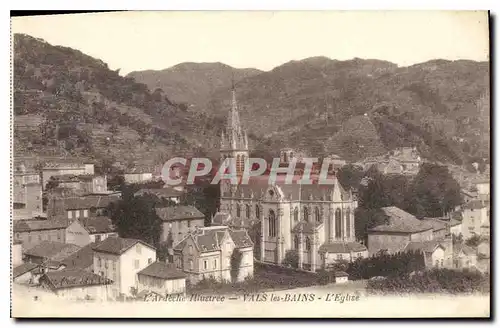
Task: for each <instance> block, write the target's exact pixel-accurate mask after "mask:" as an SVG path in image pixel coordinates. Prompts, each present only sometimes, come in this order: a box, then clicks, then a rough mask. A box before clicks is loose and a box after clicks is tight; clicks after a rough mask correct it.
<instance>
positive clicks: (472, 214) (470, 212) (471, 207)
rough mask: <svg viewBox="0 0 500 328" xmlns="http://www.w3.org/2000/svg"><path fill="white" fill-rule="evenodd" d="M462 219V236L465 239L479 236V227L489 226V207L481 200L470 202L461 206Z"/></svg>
mask: <svg viewBox="0 0 500 328" xmlns="http://www.w3.org/2000/svg"><path fill="white" fill-rule="evenodd" d="M462 217H463V220H462V235H463V236H464V238H465V239H468V238H470V237H472V236H474V235H481V231H482V229H481V227H484V226H489V224H490V208H489V205H487V204H486V203H485V202H484V201H482V200H473V201H470V202H468V203H466V204H465V205H464V206H463V209H462ZM483 231H484V228H483Z"/></svg>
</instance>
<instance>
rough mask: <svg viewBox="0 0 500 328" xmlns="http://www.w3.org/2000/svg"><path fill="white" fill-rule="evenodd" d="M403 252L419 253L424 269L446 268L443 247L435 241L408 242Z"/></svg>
mask: <svg viewBox="0 0 500 328" xmlns="http://www.w3.org/2000/svg"><path fill="white" fill-rule="evenodd" d="M404 251H405V252H421V253H422V254H423V255H424V262H425V267H426V268H428V269H430V268H433V267H435V268H444V267H446V266H447V258H446V254H445V247H444V246H443V245H442V243H440V242H439V241H437V240H427V241H410V242H409V243H408V244H407V245H406V247H405V248H404Z"/></svg>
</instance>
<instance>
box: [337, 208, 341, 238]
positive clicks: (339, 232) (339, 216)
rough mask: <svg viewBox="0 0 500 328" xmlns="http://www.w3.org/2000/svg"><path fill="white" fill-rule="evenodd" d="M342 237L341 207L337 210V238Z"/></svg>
mask: <svg viewBox="0 0 500 328" xmlns="http://www.w3.org/2000/svg"><path fill="white" fill-rule="evenodd" d="M341 237H342V213H341V212H340V208H337V209H336V210H335V238H341Z"/></svg>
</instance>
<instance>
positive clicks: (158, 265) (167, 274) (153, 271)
mask: <svg viewBox="0 0 500 328" xmlns="http://www.w3.org/2000/svg"><path fill="white" fill-rule="evenodd" d="M138 274H142V275H145V276H150V277H155V278H160V279H165V280H168V279H180V278H185V277H186V274H185V273H184V272H182V271H181V270H178V269H177V268H175V266H174V265H172V264H167V263H165V262H153V263H151V264H150V265H149V266H148V267H146V268H144V269H143V270H141V271H140V272H139V273H138Z"/></svg>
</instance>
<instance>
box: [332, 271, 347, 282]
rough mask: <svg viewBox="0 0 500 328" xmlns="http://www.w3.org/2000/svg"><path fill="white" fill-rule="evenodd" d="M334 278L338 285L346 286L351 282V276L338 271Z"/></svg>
mask: <svg viewBox="0 0 500 328" xmlns="http://www.w3.org/2000/svg"><path fill="white" fill-rule="evenodd" d="M334 276H335V283H336V284H346V283H348V282H349V275H348V274H347V273H346V272H344V271H336V272H335V273H334Z"/></svg>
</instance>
